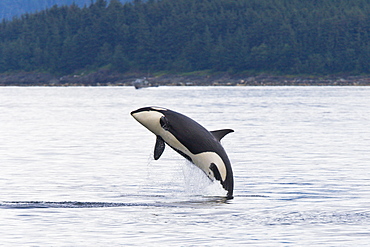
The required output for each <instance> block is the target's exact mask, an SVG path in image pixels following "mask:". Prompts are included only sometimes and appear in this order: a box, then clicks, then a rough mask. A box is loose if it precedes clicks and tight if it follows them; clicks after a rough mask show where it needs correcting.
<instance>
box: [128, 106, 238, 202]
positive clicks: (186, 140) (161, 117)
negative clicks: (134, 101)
mask: <svg viewBox="0 0 370 247" xmlns="http://www.w3.org/2000/svg"><path fill="white" fill-rule="evenodd" d="M131 115H132V116H133V117H134V118H135V119H136V120H137V121H138V122H139V123H141V124H142V125H144V126H145V127H146V128H147V129H149V130H150V131H151V132H153V133H154V134H155V135H156V136H157V141H156V143H155V148H154V159H155V160H158V159H159V158H160V157H161V155H162V153H163V151H164V148H165V143H166V144H167V145H169V146H170V147H171V148H173V149H174V150H175V151H177V152H178V153H179V154H181V155H182V156H183V157H185V158H186V159H187V160H189V161H190V162H192V163H193V164H195V165H196V166H197V167H199V168H200V169H202V170H203V171H204V172H205V174H206V175H207V176H208V177H209V178H210V179H211V180H212V181H214V180H215V179H216V180H218V181H220V182H221V184H222V186H223V188H224V189H225V190H227V198H228V199H231V198H233V190H234V178H233V171H232V169H231V164H230V161H229V158H228V157H227V155H226V152H225V150H224V148H223V147H222V146H221V143H220V140H221V139H222V138H223V137H224V136H225V135H227V134H228V133H230V132H234V131H233V130H231V129H222V130H216V131H208V130H206V129H205V128H204V127H203V126H201V125H200V124H199V123H197V122H195V121H194V120H192V119H191V118H189V117H187V116H185V115H183V114H180V113H178V112H175V111H171V110H169V109H165V108H161V107H143V108H140V109H138V110H135V111H133V112H131Z"/></svg>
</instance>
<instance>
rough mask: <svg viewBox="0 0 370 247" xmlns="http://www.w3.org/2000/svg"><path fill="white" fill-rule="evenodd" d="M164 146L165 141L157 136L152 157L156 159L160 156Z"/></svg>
mask: <svg viewBox="0 0 370 247" xmlns="http://www.w3.org/2000/svg"><path fill="white" fill-rule="evenodd" d="M164 148H165V143H164V141H163V139H162V137H160V136H157V140H156V142H155V147H154V159H155V160H157V159H159V157H161V155H162V153H163V151H164Z"/></svg>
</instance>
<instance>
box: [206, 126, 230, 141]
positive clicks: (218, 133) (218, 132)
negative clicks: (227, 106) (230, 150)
mask: <svg viewBox="0 0 370 247" xmlns="http://www.w3.org/2000/svg"><path fill="white" fill-rule="evenodd" d="M232 132H234V130H232V129H222V130H214V131H211V133H212V135H213V136H214V137H216V139H217V140H218V141H221V139H222V138H223V137H224V136H225V135H227V134H229V133H232Z"/></svg>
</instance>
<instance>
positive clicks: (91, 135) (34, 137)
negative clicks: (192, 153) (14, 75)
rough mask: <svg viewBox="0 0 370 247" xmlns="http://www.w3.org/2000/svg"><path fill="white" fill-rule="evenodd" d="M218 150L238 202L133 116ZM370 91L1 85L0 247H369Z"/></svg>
mask: <svg viewBox="0 0 370 247" xmlns="http://www.w3.org/2000/svg"><path fill="white" fill-rule="evenodd" d="M148 105H156V106H163V107H166V108H170V109H173V110H176V111H179V112H181V113H184V114H186V115H188V116H189V117H191V118H193V119H195V120H196V121H198V122H199V123H201V124H202V125H204V126H205V127H206V128H207V129H209V130H215V129H221V128H232V129H234V130H235V133H232V134H230V135H228V136H226V137H225V138H224V139H223V146H224V147H225V149H226V151H227V153H228V155H229V158H230V160H231V162H232V166H233V169H234V175H235V198H234V199H233V200H228V201H226V200H224V198H223V197H222V196H223V195H224V191H223V190H222V188H221V187H220V185H218V184H213V183H212V182H210V181H209V180H208V179H207V178H206V177H205V176H204V174H203V173H202V172H201V171H199V169H197V168H196V167H194V166H192V165H191V164H189V163H188V162H187V161H185V160H184V159H183V158H182V157H181V156H180V155H178V154H177V153H175V152H174V151H172V150H171V149H169V148H167V149H166V150H165V152H164V154H163V156H162V157H161V158H160V159H159V160H157V161H154V160H153V158H152V156H153V148H154V143H155V136H154V135H153V134H152V133H150V132H149V131H148V130H147V129H145V128H143V127H142V126H141V125H140V124H138V123H137V122H136V121H135V120H134V119H133V118H132V117H131V116H130V114H129V113H130V112H131V111H132V110H134V109H137V108H139V107H142V106H148ZM369 106H370V88H367V87H159V88H149V89H143V90H135V89H133V88H128V87H102V88H99V87H94V88H40V87H35V88H19V87H7V88H0V166H1V170H0V188H1V190H0V217H1V218H0V219H1V220H0V234H1V240H0V245H3V246H121V245H128V246H156V245H163V243H166V244H167V245H170V246H192V245H205V246H219V245H251V246H368V242H369V239H370V238H369V237H370V209H369V205H370V161H369V160H370V148H369V146H370V145H369V144H370V127H369V126H370V125H369V123H370V107H369Z"/></svg>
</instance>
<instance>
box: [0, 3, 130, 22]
mask: <svg viewBox="0 0 370 247" xmlns="http://www.w3.org/2000/svg"><path fill="white" fill-rule="evenodd" d="M127 1H128V0H121V2H127ZM73 3H74V4H76V5H78V6H80V7H83V6H85V5H86V6H89V5H90V4H91V0H1V1H0V20H2V19H3V18H6V19H9V20H10V19H12V18H13V17H14V16H20V15H22V14H24V13H34V12H36V11H40V10H44V9H47V8H51V7H52V6H54V5H56V4H57V5H59V6H62V5H71V4H73Z"/></svg>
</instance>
